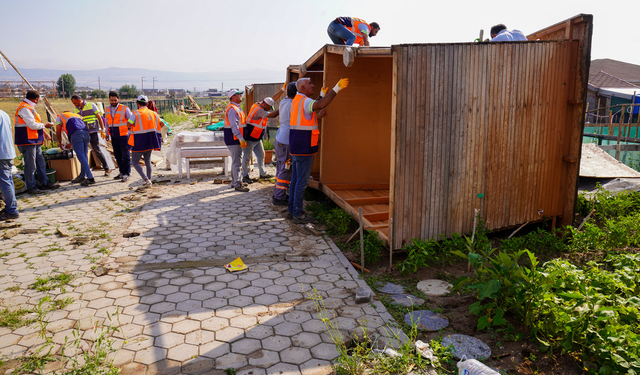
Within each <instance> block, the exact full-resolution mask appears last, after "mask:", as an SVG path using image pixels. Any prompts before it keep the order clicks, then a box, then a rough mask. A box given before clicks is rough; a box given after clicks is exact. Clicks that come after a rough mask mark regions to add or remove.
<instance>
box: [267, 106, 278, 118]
mask: <svg viewBox="0 0 640 375" xmlns="http://www.w3.org/2000/svg"><path fill="white" fill-rule="evenodd" d="M279 115H280V108H278V109H276V110H275V111H271V112H269V114H268V115H267V117H268V118H274V117H278V116H279Z"/></svg>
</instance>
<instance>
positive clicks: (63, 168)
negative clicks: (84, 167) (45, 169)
mask: <svg viewBox="0 0 640 375" xmlns="http://www.w3.org/2000/svg"><path fill="white" fill-rule="evenodd" d="M47 164H48V165H49V168H51V169H55V170H56V181H71V180H73V179H74V178H76V177H78V175H79V174H80V161H78V157H77V156H74V157H73V158H71V159H57V160H49V161H47Z"/></svg>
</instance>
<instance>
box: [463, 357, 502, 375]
mask: <svg viewBox="0 0 640 375" xmlns="http://www.w3.org/2000/svg"><path fill="white" fill-rule="evenodd" d="M458 375H500V373H498V372H496V371H493V370H492V369H491V368H489V367H487V366H486V365H485V364H483V363H482V362H480V361H477V360H475V359H467V360H466V361H465V360H464V359H462V360H460V362H458Z"/></svg>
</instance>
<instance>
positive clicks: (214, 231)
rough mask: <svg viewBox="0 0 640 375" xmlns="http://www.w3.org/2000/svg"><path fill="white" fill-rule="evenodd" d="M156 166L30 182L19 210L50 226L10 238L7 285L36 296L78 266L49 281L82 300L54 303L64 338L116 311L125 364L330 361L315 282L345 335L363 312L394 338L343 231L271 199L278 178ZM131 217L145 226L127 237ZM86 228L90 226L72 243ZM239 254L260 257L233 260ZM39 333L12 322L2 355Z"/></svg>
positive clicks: (160, 370)
mask: <svg viewBox="0 0 640 375" xmlns="http://www.w3.org/2000/svg"><path fill="white" fill-rule="evenodd" d="M157 172H158V173H161V174H164V176H158V175H155V176H154V179H155V180H156V181H158V182H159V183H158V184H154V187H153V188H151V189H148V190H146V191H143V192H136V190H135V189H137V188H139V187H141V186H142V181H141V180H140V179H139V177H138V176H137V175H135V173H133V176H132V180H130V181H128V182H127V183H122V182H119V181H114V180H113V179H112V178H110V177H109V178H108V177H101V176H100V174H101V173H100V172H96V176H97V177H96V181H97V184H95V185H93V186H90V187H80V186H78V185H71V184H70V183H68V182H63V183H61V185H62V188H61V189H58V190H56V191H53V192H50V193H49V194H46V195H40V196H26V195H22V196H19V207H20V209H21V211H20V218H19V219H18V220H17V222H18V223H21V224H22V227H21V228H33V229H38V233H33V234H18V235H16V236H15V237H13V238H10V239H4V240H0V253H3V254H4V253H8V254H5V255H4V256H3V257H2V258H0V260H3V262H2V263H0V269H1V271H0V275H1V277H0V291H1V292H0V298H1V299H2V302H3V303H4V306H5V307H10V308H12V309H14V308H18V307H25V308H30V309H32V308H34V307H35V306H36V305H37V303H38V301H39V300H40V299H41V298H42V297H44V296H45V295H46V293H44V292H37V291H35V290H33V289H30V285H32V284H33V283H34V282H35V281H36V278H37V277H41V278H45V277H48V276H51V275H56V274H58V273H59V272H63V271H68V272H71V273H73V274H74V275H77V276H78V277H77V278H76V279H75V280H74V281H73V282H72V286H67V287H66V293H61V291H60V289H55V290H54V291H52V292H50V293H51V295H52V296H54V297H56V299H61V298H64V297H71V298H73V300H74V302H73V303H72V304H70V305H69V306H67V307H65V308H64V309H62V310H57V311H53V312H51V313H49V314H48V316H47V318H48V320H49V324H48V329H49V331H50V336H52V337H53V342H54V343H55V345H56V347H55V350H59V348H60V347H61V345H62V344H63V343H64V341H65V337H67V338H68V339H69V340H71V339H72V338H73V331H74V329H79V330H80V331H79V333H80V334H81V335H82V337H83V339H88V340H90V339H91V338H92V337H95V334H96V333H95V331H96V327H103V326H104V324H107V325H108V324H110V325H113V326H119V327H120V333H116V334H115V337H116V340H115V342H114V345H113V346H114V347H116V348H120V347H122V349H121V350H119V351H118V352H117V355H116V357H115V365H116V366H118V367H122V374H224V370H225V369H228V368H234V369H237V370H238V374H253V375H259V374H328V373H330V372H331V363H332V361H333V360H334V359H335V358H336V357H337V356H338V352H337V350H336V348H335V345H334V343H333V340H332V339H331V337H330V336H329V334H328V333H327V328H326V327H325V324H324V323H323V322H322V320H321V319H320V318H319V312H318V311H317V310H316V304H315V302H314V301H313V300H310V299H308V297H309V294H310V293H312V292H313V291H314V290H315V291H317V293H319V294H320V295H321V296H322V297H323V303H324V306H325V307H326V310H327V311H328V314H329V316H331V317H334V319H333V322H334V324H335V325H336V326H337V328H339V329H340V330H342V334H343V335H344V336H345V337H347V336H348V335H349V333H350V332H351V331H352V330H354V329H356V328H357V327H358V326H364V327H367V328H368V329H369V332H370V333H372V334H374V335H376V334H377V335H380V337H381V340H382V341H384V340H385V339H387V340H388V337H389V336H390V335H393V331H395V330H394V329H391V330H390V329H389V327H388V326H387V322H392V318H391V316H390V315H389V313H388V312H387V310H386V309H385V308H384V306H383V305H382V304H381V303H380V302H379V301H373V302H371V303H365V304H360V305H358V304H356V303H355V291H356V288H357V287H367V286H366V284H365V283H364V282H363V281H362V280H360V279H358V276H357V273H356V271H355V270H354V269H353V268H352V266H351V265H350V264H349V263H348V261H347V260H346V258H344V256H343V255H342V254H341V253H340V251H339V250H338V248H337V247H336V246H335V245H334V244H333V243H332V242H331V240H329V239H328V238H323V237H316V236H312V235H309V234H306V233H304V232H303V231H300V230H298V229H295V228H293V227H292V226H291V224H290V223H289V222H288V221H287V220H285V219H284V215H283V213H282V207H276V206H272V205H271V195H272V192H273V184H271V183H269V184H266V183H254V184H252V185H250V188H251V191H250V192H248V193H241V192H236V191H235V190H233V189H230V188H229V186H228V185H225V184H214V183H213V181H214V179H217V178H219V177H216V176H214V175H213V174H212V173H211V172H212V171H211V170H209V171H207V172H209V173H203V172H198V171H194V172H193V173H192V176H191V178H190V179H186V178H184V179H178V178H177V176H176V174H174V173H172V172H167V171H164V170H158V171H157ZM270 172H271V173H272V174H273V170H271V169H270ZM113 175H114V174H112V176H113ZM194 182H195V183H194ZM192 183H193V184H192ZM25 198H26V200H25ZM57 227H59V228H62V229H63V231H64V230H66V231H68V232H69V234H70V236H69V237H61V236H59V235H57V234H56V228H57ZM3 231H4V230H3ZM132 231H137V232H139V233H140V235H139V236H135V237H129V238H124V237H123V234H128V233H130V232H132ZM0 233H1V232H0ZM78 235H83V236H92V237H90V238H91V239H90V240H89V241H88V242H87V243H85V244H80V245H73V244H72V243H71V241H72V239H73V238H74V236H78ZM109 251H110V253H109ZM106 253H109V254H108V255H105V254H106ZM22 254H24V255H22ZM236 257H241V258H242V259H243V261H245V263H246V264H247V265H248V266H249V269H248V271H245V272H244V273H239V274H235V273H229V272H228V271H227V270H225V269H224V268H223V267H222V265H223V264H224V263H225V262H229V261H231V260H233V259H235V258H236ZM54 270H55V272H54ZM105 272H106V274H104V275H102V276H97V275H96V274H103V273H105ZM16 287H18V288H19V289H18V288H16ZM7 288H9V289H7ZM367 288H368V287H367ZM116 311H117V312H118V313H117V314H115V313H116ZM109 315H111V316H112V317H113V321H112V322H111V323H109V320H108V319H107V317H108V316H109ZM29 317H31V318H32V317H33V314H32V315H29ZM105 320H106V322H105ZM37 336H38V328H37V325H36V324H32V325H30V326H27V327H22V328H19V329H16V330H14V331H12V330H11V329H9V328H0V355H2V356H3V357H4V358H5V359H12V358H18V357H21V356H25V355H29V354H31V353H33V352H34V351H35V350H36V349H37V348H38V347H39V346H40V345H41V344H42V343H43V342H44V340H43V339H40V338H38V337H37ZM391 340H393V339H391ZM83 347H84V345H83ZM57 367H59V364H57V363H52V364H49V365H48V367H47V370H48V371H52V370H53V369H55V368H57Z"/></svg>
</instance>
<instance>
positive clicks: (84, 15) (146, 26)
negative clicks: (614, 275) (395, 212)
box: [0, 0, 640, 87]
mask: <svg viewBox="0 0 640 375" xmlns="http://www.w3.org/2000/svg"><path fill="white" fill-rule="evenodd" d="M0 9H1V10H2V13H1V14H2V15H3V17H2V26H3V28H2V29H3V30H4V32H3V35H2V38H0V50H1V51H2V52H4V54H5V55H7V57H8V58H9V59H10V60H11V61H12V62H13V63H14V64H15V65H16V66H17V67H18V68H19V69H20V68H42V69H47V68H48V69H69V70H75V69H82V70H91V69H102V68H109V67H119V68H146V69H154V70H167V71H176V72H219V71H220V72H221V71H224V72H234V71H240V70H247V69H266V70H275V71H281V72H282V80H284V76H285V70H286V67H287V66H288V65H293V64H300V63H303V62H305V61H306V60H307V59H308V58H309V57H311V55H313V54H314V53H315V52H316V51H318V50H319V49H320V48H321V47H322V46H323V45H324V44H326V43H330V42H331V41H330V39H329V37H328V35H327V32H326V29H327V26H328V25H329V23H330V22H331V20H332V19H334V18H335V17H337V16H353V17H358V18H362V19H364V20H366V21H368V22H373V21H376V22H378V23H379V24H380V26H381V30H380V32H379V33H378V35H377V36H376V37H374V38H371V45H372V46H390V45H393V44H402V43H449V42H471V41H473V40H474V39H475V38H477V37H478V34H479V32H480V29H484V35H485V37H487V36H488V34H489V29H490V28H491V26H492V25H495V24H498V23H504V24H505V25H506V26H507V27H508V28H509V29H518V30H521V31H522V32H523V33H524V34H525V35H526V34H529V33H532V32H535V31H537V30H540V29H543V28H545V27H547V26H550V25H552V24H555V23H557V22H560V21H563V20H566V19H568V18H571V17H573V16H575V15H577V14H580V13H585V14H592V15H593V16H594V30H593V41H592V51H591V57H592V59H601V58H610V59H615V60H620V61H624V62H628V63H632V64H637V65H640V48H639V47H640V43H639V42H640V33H638V32H637V30H636V27H635V24H634V17H635V16H637V15H638V14H640V1H638V0H623V1H615V2H612V3H607V2H603V1H595V0H581V1H576V0H553V1H549V0H537V1H528V2H525V1H522V2H513V1H512V2H506V1H502V2H492V3H488V2H481V1H469V0H458V1H455V0H454V1H441V2H433V1H409V0H392V1H389V0H387V1H382V0H369V1H355V0H314V1H308V0H289V1H283V0H261V1H258V0H243V1H235V2H234V1H229V0H179V1H178V0H109V1H96V0H82V1H79V0H55V1H51V0H29V1H28V2H27V1H24V0H0ZM26 20H28V22H26ZM8 69H11V68H10V67H8ZM2 73H3V72H2V71H1V70H0V80H2ZM254 78H256V82H258V81H259V78H258V77H254ZM157 85H158V86H160V87H161V86H162V78H161V77H159V79H158V81H157Z"/></svg>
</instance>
